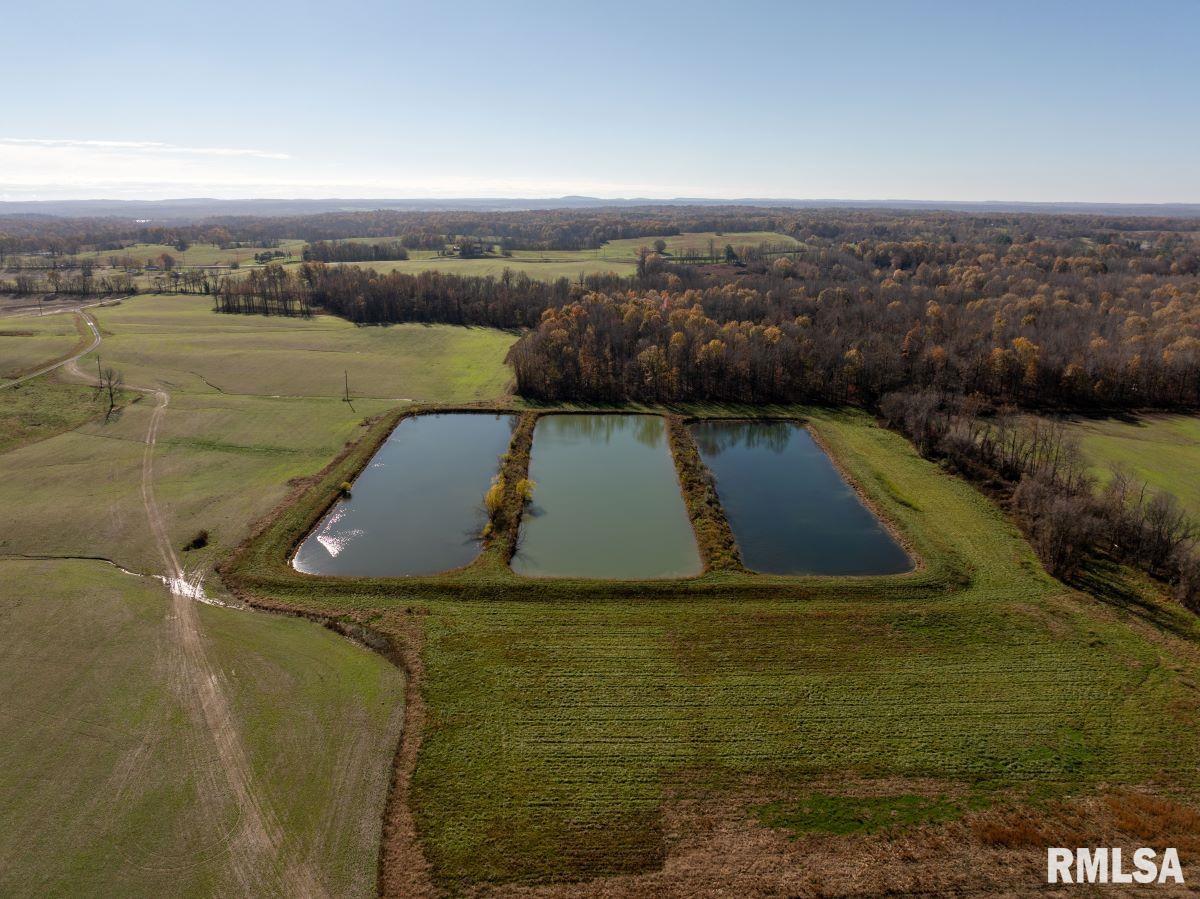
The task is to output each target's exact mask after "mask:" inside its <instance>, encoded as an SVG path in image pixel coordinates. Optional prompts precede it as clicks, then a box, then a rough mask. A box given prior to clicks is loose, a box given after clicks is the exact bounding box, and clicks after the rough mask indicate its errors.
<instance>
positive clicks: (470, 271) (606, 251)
mask: <svg viewBox="0 0 1200 899" xmlns="http://www.w3.org/2000/svg"><path fill="white" fill-rule="evenodd" d="M657 239H659V238H654V237H633V238H629V239H627V240H614V241H610V242H609V243H606V244H604V246H602V247H600V248H599V249H594V250H514V251H513V254H512V256H489V257H486V258H483V259H460V258H458V257H457V256H438V255H437V254H436V253H433V252H431V251H429V250H413V251H410V255H409V258H408V259H406V260H403V261H399V262H353V263H347V264H349V265H357V266H360V267H363V268H373V269H375V270H376V271H381V272H392V271H398V272H409V273H412V274H415V273H417V272H423V271H430V270H436V271H444V272H453V273H454V274H458V275H477V276H480V277H483V276H487V275H492V276H499V275H500V274H502V273H503V272H504V270H505V269H509V270H511V271H514V272H524V273H525V274H527V275H529V276H530V277H531V278H537V279H540V280H542V281H554V280H557V279H558V278H569V279H575V278H578V277H579V276H580V275H593V274H605V273H613V274H617V275H632V274H633V273H634V272H635V271H636V270H637V254H638V251H639V250H640V249H641V248H642V247H653V246H654V242H655V240H657ZM661 239H662V240H664V241H666V244H667V249H666V252H667V253H668V254H672V253H684V252H688V253H699V254H707V253H708V252H709V249H710V244H711V246H712V248H713V249H715V251H716V252H717V253H718V254H719V253H721V252H722V251H723V250H724V249H725V245H726V244H732V245H733V246H734V248H735V249H740V248H742V247H747V246H751V247H757V246H759V245H761V244H769V245H771V246H774V247H793V248H798V247H799V246H800V244H799V242H798V241H796V240H795V239H794V238H792V237H789V236H788V235H786V234H778V233H776V232H773V231H738V232H729V233H728V234H717V233H715V232H702V233H694V234H679V235H675V236H673V237H664V238H661Z"/></svg>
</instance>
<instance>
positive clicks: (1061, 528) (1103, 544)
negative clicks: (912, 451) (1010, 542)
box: [880, 390, 1200, 612]
mask: <svg viewBox="0 0 1200 899" xmlns="http://www.w3.org/2000/svg"><path fill="white" fill-rule="evenodd" d="M880 413H881V414H882V415H883V417H884V420H885V421H886V422H887V423H888V424H889V425H890V426H892V427H894V428H896V429H897V430H899V431H901V432H903V433H904V434H905V435H906V436H907V437H908V438H909V439H910V440H911V441H912V442H913V444H914V445H915V446H916V447H917V449H918V450H919V451H920V452H921V453H922V454H923V455H925V456H928V457H930V458H935V459H944V460H946V461H948V462H949V463H950V464H951V465H952V466H953V467H954V468H955V469H956V470H957V471H958V472H959V473H960V474H963V475H965V476H967V477H968V478H970V479H972V480H975V481H977V482H984V483H987V484H990V485H992V486H993V487H995V486H997V485H999V486H1000V487H1001V488H1002V490H1003V492H1005V493H1006V494H1007V496H1008V498H1009V500H1010V504H1011V506H1012V508H1013V511H1014V512H1015V513H1016V515H1017V517H1018V520H1019V521H1020V522H1021V524H1022V526H1023V527H1024V529H1025V530H1026V532H1027V534H1028V536H1029V538H1030V542H1031V543H1032V545H1033V547H1034V549H1035V550H1036V551H1037V553H1038V555H1039V557H1040V558H1041V559H1042V562H1043V563H1044V564H1045V565H1046V567H1047V569H1048V570H1049V571H1050V572H1051V573H1052V574H1055V575H1057V576H1059V577H1061V578H1063V579H1065V580H1068V581H1070V580H1072V579H1074V578H1076V577H1078V576H1079V574H1080V573H1081V571H1082V570H1083V569H1084V566H1085V562H1086V561H1087V560H1088V558H1089V557H1091V556H1106V557H1110V558H1113V559H1115V560H1117V561H1120V562H1124V563H1127V564H1130V565H1134V566H1136V567H1139V568H1141V569H1142V570H1144V571H1147V572H1149V573H1150V574H1152V575H1154V576H1155V577H1158V578H1160V579H1162V580H1165V581H1167V582H1168V583H1169V584H1170V585H1171V586H1172V588H1173V590H1174V592H1175V596H1176V598H1177V599H1178V600H1179V601H1180V602H1182V603H1183V604H1184V605H1186V606H1187V607H1188V608H1190V609H1192V610H1193V611H1198V612H1200V546H1198V545H1197V536H1198V535H1197V530H1196V526H1195V525H1194V524H1193V523H1192V522H1191V521H1190V520H1189V519H1188V517H1187V515H1186V514H1185V513H1184V512H1183V511H1182V510H1181V509H1180V507H1179V505H1178V503H1177V501H1176V500H1175V498H1174V497H1173V496H1172V495H1171V494H1169V493H1166V492H1162V491H1151V490H1150V489H1149V488H1148V487H1147V485H1146V484H1141V483H1136V482H1134V481H1133V479H1132V478H1131V477H1130V476H1129V475H1128V474H1127V473H1125V472H1123V471H1121V470H1116V471H1114V472H1113V473H1112V477H1111V478H1110V480H1109V481H1108V483H1107V485H1106V486H1105V487H1104V488H1103V489H1098V486H1097V484H1096V483H1095V482H1094V480H1093V479H1092V478H1091V477H1090V476H1089V475H1088V474H1087V467H1086V465H1085V463H1084V461H1083V459H1082V456H1081V454H1080V452H1079V448H1078V445H1077V444H1076V442H1075V441H1074V440H1072V439H1071V438H1070V437H1069V436H1068V433H1067V430H1066V429H1065V427H1064V426H1063V425H1062V424H1061V423H1060V422H1047V421H1045V420H1042V419H1037V418H1033V419H1031V418H1029V417H1028V416H1021V415H1018V414H1015V410H1012V409H1004V408H997V407H995V406H994V405H992V404H991V403H989V402H988V401H987V400H984V399H982V398H980V397H962V396H956V395H952V394H946V393H943V392H940V391H931V390H927V391H900V392H897V393H892V394H888V395H887V396H886V397H884V398H883V400H882V402H881V403H880Z"/></svg>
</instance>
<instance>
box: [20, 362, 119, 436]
mask: <svg viewBox="0 0 1200 899" xmlns="http://www.w3.org/2000/svg"><path fill="white" fill-rule="evenodd" d="M126 399H128V397H126V396H124V395H123V396H122V400H123V401H124V400H126ZM107 410H108V404H107V401H105V400H103V399H102V398H101V397H100V396H98V395H97V392H96V391H95V390H94V389H93V388H91V387H88V386H86V385H83V384H72V383H67V382H65V381H61V380H59V379H58V378H57V377H56V376H53V375H50V376H44V377H41V378H31V379H30V380H28V381H25V382H24V383H22V384H17V385H15V386H13V387H6V388H4V391H3V392H0V454H2V453H6V452H8V451H9V450H11V449H15V448H16V447H18V446H23V445H25V444H27V443H34V442H36V441H38V440H45V439H46V438H47V437H53V436H54V435H56V434H62V433H65V432H67V431H71V430H74V429H75V428H78V427H80V426H81V425H83V424H84V423H86V422H89V421H92V420H94V419H96V418H99V417H102V416H103V415H104V414H105V412H106V411H107Z"/></svg>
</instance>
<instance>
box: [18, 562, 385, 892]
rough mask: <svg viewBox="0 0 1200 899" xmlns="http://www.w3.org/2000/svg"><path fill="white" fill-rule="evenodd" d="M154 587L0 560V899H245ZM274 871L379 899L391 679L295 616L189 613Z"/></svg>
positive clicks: (232, 806)
mask: <svg viewBox="0 0 1200 899" xmlns="http://www.w3.org/2000/svg"><path fill="white" fill-rule="evenodd" d="M164 596H165V591H164V590H163V588H162V585H161V584H159V583H158V582H157V581H154V580H151V579H148V578H139V577H136V576H133V575H129V574H123V573H122V572H120V571H118V570H117V569H116V568H113V567H112V566H110V565H107V564H105V563H103V562H95V561H78V560H77V561H67V560H56V561H15V560H11V559H9V560H0V619H2V620H3V621H4V630H5V637H6V639H5V641H4V645H3V650H2V651H0V706H2V707H3V710H4V711H3V714H0V744H2V745H3V746H4V747H5V749H4V765H3V766H0V797H3V801H2V802H0V893H2V894H4V895H6V896H47V895H60V896H80V895H122V896H162V895H174V896H198V895H240V894H241V893H242V890H243V888H244V885H241V884H239V883H238V882H236V881H234V880H232V879H231V878H230V875H229V870H228V867H227V865H228V856H229V852H230V841H231V840H237V839H239V827H240V821H239V817H238V813H237V806H236V803H235V802H234V801H233V797H232V796H231V795H229V794H228V792H227V788H226V793H225V794H221V793H219V792H218V793H217V794H215V795H214V793H212V792H210V791H209V790H207V789H206V787H207V786H209V785H211V784H213V783H215V784H218V785H220V784H222V783H223V780H222V775H221V772H220V771H219V770H214V769H213V766H214V765H215V764H216V763H217V760H216V754H215V751H214V748H213V746H212V745H211V737H210V736H209V735H208V734H207V733H206V732H205V731H204V730H203V728H202V727H197V726H196V725H197V722H195V721H194V720H193V719H192V718H191V717H190V716H189V714H188V710H187V708H186V707H185V705H184V704H183V702H182V700H181V699H180V697H179V695H178V694H177V691H178V690H179V689H180V687H179V684H177V683H176V682H175V680H174V677H173V674H174V671H173V668H172V664H173V656H172V647H171V644H170V639H169V636H168V627H169V620H168V618H167V611H168V606H167V604H166V601H165V599H164ZM198 612H199V615H200V620H201V622H202V625H203V628H204V633H205V644H206V649H207V651H208V652H209V653H210V655H211V658H212V661H213V664H214V667H215V669H216V670H217V671H218V672H219V677H220V678H221V681H222V683H223V685H224V687H225V688H226V690H227V692H228V695H229V696H230V699H231V704H232V707H233V711H234V715H235V718H236V721H237V724H238V728H239V734H240V736H241V738H242V740H243V741H244V743H245V746H246V751H247V753H248V755H249V760H250V765H251V769H252V771H253V772H254V775H255V778H256V781H257V783H258V784H259V785H260V787H261V792H262V796H263V798H264V802H265V805H266V808H267V813H268V814H269V815H270V816H271V817H272V818H273V819H274V820H275V821H277V822H278V825H279V826H280V827H281V829H282V833H283V835H284V836H283V843H282V848H281V852H280V855H279V857H278V858H277V859H275V863H276V864H277V865H278V870H279V871H283V870H286V869H287V868H288V867H289V866H294V865H298V864H304V865H308V866H311V868H312V869H314V870H315V871H317V872H318V876H319V882H320V883H321V884H322V886H323V888H324V890H326V891H327V892H328V893H329V894H330V895H358V896H366V895H374V893H375V888H374V887H375V872H376V867H377V859H376V847H377V841H378V837H379V830H380V825H381V821H382V815H383V802H384V796H385V791H386V787H387V782H388V771H389V767H390V762H391V757H392V753H393V751H394V748H395V744H396V740H397V739H398V736H399V727H400V723H401V713H402V710H403V696H404V692H403V688H404V681H403V676H402V675H401V674H400V672H399V671H398V670H397V669H395V668H394V667H393V666H391V665H390V664H388V663H387V662H385V661H384V660H383V659H382V658H380V657H379V656H377V655H375V654H374V653H371V652H369V651H368V650H365V649H363V648H360V647H358V646H355V645H354V644H352V643H350V642H349V641H347V640H345V639H343V638H341V637H339V636H337V635H335V634H333V633H332V632H330V631H328V630H325V629H323V628H320V627H318V626H316V625H313V624H311V623H309V622H306V621H299V620H295V619H285V618H277V617H270V616H265V615H261V614H252V613H248V612H237V611H232V610H228V609H219V608H212V607H208V606H201V607H200V608H199V610H198Z"/></svg>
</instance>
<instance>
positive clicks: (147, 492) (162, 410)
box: [4, 311, 327, 897]
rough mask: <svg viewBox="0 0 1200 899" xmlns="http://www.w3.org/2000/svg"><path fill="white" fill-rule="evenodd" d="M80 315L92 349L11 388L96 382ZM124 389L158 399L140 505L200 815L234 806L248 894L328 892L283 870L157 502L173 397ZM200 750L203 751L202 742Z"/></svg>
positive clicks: (294, 869) (234, 861)
mask: <svg viewBox="0 0 1200 899" xmlns="http://www.w3.org/2000/svg"><path fill="white" fill-rule="evenodd" d="M78 314H79V315H81V316H82V317H83V319H84V321H85V322H86V323H87V326H88V328H90V329H91V332H92V335H93V338H94V339H93V341H92V343H91V345H90V346H89V347H88V348H87V349H85V350H83V351H82V352H79V353H76V354H75V355H73V356H71V357H70V358H68V359H65V360H63V361H62V362H58V363H55V364H54V365H50V366H47V367H46V368H44V369H42V370H41V371H39V372H36V373H34V374H30V375H26V376H25V377H24V378H21V379H19V380H18V381H14V382H11V383H20V382H21V381H25V380H28V379H29V378H34V377H37V376H38V375H41V374H46V373H48V372H50V371H53V370H55V369H57V368H59V367H62V368H64V370H65V371H66V372H67V373H68V374H69V375H70V376H72V377H73V378H76V379H78V380H81V381H83V382H85V383H88V384H92V385H95V384H96V381H95V379H94V378H93V377H89V376H87V375H85V374H84V373H83V372H82V371H81V370H80V368H79V365H78V360H79V359H80V358H82V357H83V356H85V355H86V354H87V353H90V352H92V351H93V350H95V349H96V348H97V347H98V346H99V345H100V342H101V337H100V329H99V328H98V326H97V324H96V321H95V319H93V318H92V316H91V315H90V314H89V313H87V312H82V311H81V312H79V313H78ZM4 386H10V385H9V384H5V385H4ZM124 389H126V390H131V391H135V392H137V393H141V394H145V395H147V396H153V397H154V399H155V406H154V411H153V412H152V413H151V416H150V423H149V426H148V427H147V429H146V436H145V438H144V443H145V449H144V450H143V453H142V472H141V493H142V505H143V507H144V509H145V512H146V520H147V522H148V524H149V527H150V531H151V533H152V534H153V536H154V543H155V546H156V547H157V549H158V553H159V556H160V557H161V559H162V565H163V576H162V580H163V581H164V583H165V584H166V586H167V588H168V590H169V591H170V597H171V605H170V609H169V613H168V616H167V625H168V627H169V629H170V636H171V639H170V640H169V641H168V646H169V658H168V659H167V670H168V671H169V672H170V679H171V687H172V690H173V692H174V693H175V695H176V696H178V698H179V699H180V701H181V702H183V703H184V705H185V707H186V708H187V710H188V714H189V717H190V718H191V720H192V722H193V724H194V725H195V726H196V728H197V730H198V731H200V732H202V733H205V734H207V736H208V738H209V740H208V741H207V742H208V746H207V747H205V748H206V749H207V751H204V748H198V749H197V750H196V751H195V752H194V753H193V755H194V757H193V758H192V759H191V760H190V761H191V762H192V771H193V773H194V774H195V777H196V785H197V789H198V791H199V792H200V794H201V796H200V800H201V805H202V806H203V808H202V814H205V815H206V816H208V817H210V820H211V823H212V824H213V826H214V827H219V824H218V821H219V818H220V815H221V809H222V806H223V804H225V803H228V802H230V801H232V802H233V804H234V806H235V808H236V811H237V818H238V824H237V826H235V827H234V828H233V830H232V831H231V832H230V833H229V834H228V841H227V849H228V853H229V862H230V869H231V874H232V876H233V878H234V879H235V880H236V882H237V884H238V886H239V888H240V891H241V892H242V893H243V894H244V895H261V894H277V893H282V894H284V895H288V896H305V897H308V896H324V895H327V892H326V890H325V889H324V888H323V886H322V885H321V882H320V879H319V878H318V877H317V876H316V874H315V872H314V871H313V870H312V869H311V868H310V867H309V866H308V865H305V864H291V865H284V864H283V863H282V861H281V857H280V856H281V850H282V847H283V831H282V829H281V827H280V826H279V823H278V821H277V819H276V817H275V815H274V813H273V811H272V809H271V808H270V806H269V804H268V803H267V802H266V801H265V800H264V798H263V796H262V794H261V790H260V789H259V787H258V785H257V784H256V783H255V781H254V775H253V771H252V770H251V766H250V760H249V757H248V756H247V754H246V750H245V747H244V745H243V743H242V740H241V736H240V734H239V733H238V728H237V723H236V720H235V718H234V715H233V712H232V709H231V707H230V703H229V698H228V696H227V695H226V692H225V689H224V687H223V685H222V682H221V675H220V672H219V671H218V670H217V669H215V668H214V667H213V665H212V662H211V661H210V659H209V658H208V655H207V653H206V652H205V648H204V637H203V633H202V631H201V626H200V619H199V615H198V613H197V610H196V602H197V601H198V600H202V599H203V598H204V593H203V586H202V585H200V584H198V583H195V582H191V581H189V579H188V577H187V575H186V573H185V572H184V570H183V567H182V566H181V565H180V564H179V557H178V556H177V555H176V553H175V548H174V546H173V545H172V544H171V541H170V538H169V536H168V534H167V528H166V524H165V522H164V520H163V516H162V514H161V512H160V511H159V508H158V504H157V502H156V501H155V497H154V448H155V444H156V443H157V441H158V432H159V427H160V426H161V424H162V421H163V418H164V416H165V415H166V411H167V406H168V404H169V403H170V401H171V397H170V394H168V393H167V392H166V391H165V390H162V389H160V388H157V387H145V386H135V385H125V387H124ZM200 746H203V742H202V743H201V744H200Z"/></svg>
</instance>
